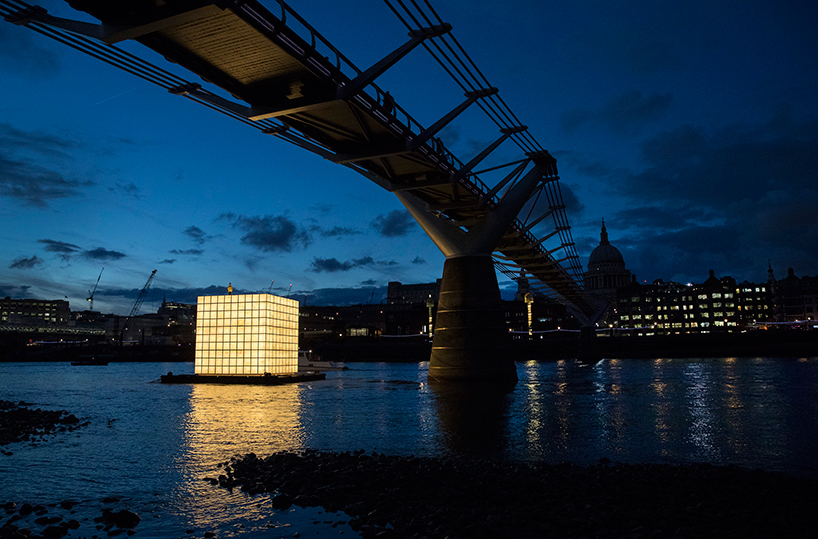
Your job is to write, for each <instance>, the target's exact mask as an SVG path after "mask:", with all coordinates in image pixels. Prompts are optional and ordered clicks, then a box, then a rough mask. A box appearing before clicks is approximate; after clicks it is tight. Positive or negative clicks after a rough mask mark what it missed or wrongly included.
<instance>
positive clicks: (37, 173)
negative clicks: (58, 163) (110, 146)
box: [0, 123, 94, 208]
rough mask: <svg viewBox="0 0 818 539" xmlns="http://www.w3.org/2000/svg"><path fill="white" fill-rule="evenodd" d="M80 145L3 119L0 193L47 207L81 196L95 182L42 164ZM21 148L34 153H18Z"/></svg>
mask: <svg viewBox="0 0 818 539" xmlns="http://www.w3.org/2000/svg"><path fill="white" fill-rule="evenodd" d="M79 146H80V145H79V144H78V143H77V142H75V141H71V140H67V139H65V138H61V137H57V136H54V135H50V134H47V133H40V132H27V131H22V130H20V129H16V128H14V127H12V126H10V125H8V124H5V123H0V196H6V197H10V198H16V199H19V200H22V201H23V203H24V204H26V205H29V206H34V207H37V208H46V207H47V206H48V202H49V201H51V200H55V199H61V198H70V197H75V196H79V195H80V194H81V193H82V190H83V189H84V188H86V187H90V186H92V185H94V182H92V181H90V180H74V179H67V178H65V177H64V176H63V175H62V174H61V173H60V172H58V171H57V170H53V169H50V168H48V167H47V166H45V165H43V164H42V163H43V162H44V161H46V160H48V159H50V158H54V157H58V158H63V159H65V158H70V155H69V153H68V152H69V151H70V150H73V149H76V148H77V147H79ZM20 152H26V153H29V154H33V155H34V157H20V156H18V155H17V154H18V153H20Z"/></svg>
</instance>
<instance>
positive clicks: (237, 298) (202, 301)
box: [197, 294, 298, 306]
mask: <svg viewBox="0 0 818 539" xmlns="http://www.w3.org/2000/svg"><path fill="white" fill-rule="evenodd" d="M197 300H198V304H199V305H219V304H236V303H274V304H276V305H285V306H297V305H298V301H296V300H294V299H289V298H282V297H281V296H274V295H272V294H236V295H232V294H231V295H229V296H199V297H198V298H197Z"/></svg>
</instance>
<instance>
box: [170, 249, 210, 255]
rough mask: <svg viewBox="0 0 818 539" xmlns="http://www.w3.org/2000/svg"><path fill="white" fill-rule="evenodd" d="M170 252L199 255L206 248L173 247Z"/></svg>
mask: <svg viewBox="0 0 818 539" xmlns="http://www.w3.org/2000/svg"><path fill="white" fill-rule="evenodd" d="M169 252H170V254H173V255H189V256H198V255H200V254H203V253H204V249H172V250H171V251H169Z"/></svg>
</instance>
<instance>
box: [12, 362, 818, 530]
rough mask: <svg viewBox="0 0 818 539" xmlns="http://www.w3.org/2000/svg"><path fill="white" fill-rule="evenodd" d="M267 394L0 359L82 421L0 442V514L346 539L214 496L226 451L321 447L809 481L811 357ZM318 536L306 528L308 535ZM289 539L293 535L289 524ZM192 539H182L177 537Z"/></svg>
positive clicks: (416, 373)
mask: <svg viewBox="0 0 818 539" xmlns="http://www.w3.org/2000/svg"><path fill="white" fill-rule="evenodd" d="M350 366H351V367H352V368H351V369H350V370H348V371H343V372H331V373H327V379H326V380H324V381H316V382H309V383H302V384H297V385H286V386H277V387H267V386H232V385H230V386H218V385H164V384H159V383H155V382H156V381H157V380H158V378H159V376H160V375H161V374H164V373H166V372H168V371H174V372H175V373H176V374H184V373H192V371H193V365H192V364H179V363H111V364H110V365H109V366H107V367H72V366H70V365H68V364H66V363H0V399H5V400H11V401H19V400H23V401H26V402H30V403H34V405H35V406H36V407H41V408H44V409H59V410H67V411H69V412H70V413H73V414H75V415H76V416H77V417H80V418H82V419H87V420H88V421H90V425H88V426H86V427H83V428H81V429H79V430H77V431H75V432H72V433H61V434H58V435H57V436H54V437H52V438H49V439H47V440H46V441H43V442H38V443H36V444H33V445H32V444H12V445H8V446H5V448H4V449H5V450H6V451H11V452H13V455H11V456H4V455H0V477H2V482H0V502H4V501H7V500H12V501H16V502H18V503H19V502H30V503H53V502H59V501H61V500H64V499H74V500H77V501H80V502H81V503H80V505H78V507H77V509H76V510H75V511H76V513H75V515H74V516H72V517H71V518H77V519H79V520H82V519H83V518H85V519H87V520H85V521H83V526H84V527H83V530H82V532H83V534H91V533H97V532H96V530H93V529H92V528H89V526H92V525H93V523H92V521H90V518H91V517H92V516H95V515H98V514H99V512H100V511H101V507H104V506H105V504H103V503H102V502H101V500H102V498H104V497H106V496H112V495H115V496H120V497H122V500H123V501H122V502H121V503H120V505H121V506H122V507H128V508H130V509H132V510H134V511H136V512H137V513H139V514H140V516H142V518H143V520H142V522H141V523H140V524H139V526H138V527H137V530H138V533H139V536H155V537H167V536H174V537H175V536H184V535H186V533H185V532H186V531H192V532H193V533H196V534H199V535H201V534H202V533H203V532H204V531H208V530H213V531H217V532H218V535H219V536H220V537H230V536H235V537H250V536H252V537H292V536H293V534H294V533H295V531H299V532H300V533H301V534H302V536H303V537H314V536H321V537H335V536H341V537H343V536H344V535H343V534H341V532H345V533H346V535H345V536H346V537H349V536H350V535H353V536H354V534H353V532H352V531H351V530H350V529H349V528H348V527H346V526H339V527H336V528H332V527H331V526H330V525H329V524H328V523H329V522H331V521H334V520H336V519H340V518H343V515H326V514H321V513H320V510H317V509H310V510H302V509H291V510H289V511H285V512H280V513H276V512H275V511H273V510H272V508H271V507H270V498H269V496H266V495H265V496H254V497H251V496H246V495H245V494H243V493H241V492H239V491H234V492H232V493H231V492H227V491H225V490H224V489H219V488H217V487H213V486H211V484H210V483H209V482H207V481H205V480H204V478H207V477H216V476H217V475H218V473H219V468H218V464H219V463H220V462H224V461H226V460H228V459H229V458H230V457H231V456H233V455H238V454H244V453H248V452H251V451H252V452H254V453H256V454H258V455H260V456H263V455H266V454H269V453H272V452H274V451H281V450H299V449H306V448H311V449H318V450H327V451H330V450H331V451H351V450H357V449H364V450H366V451H367V452H369V451H377V452H379V453H387V454H398V455H416V456H436V455H443V454H466V455H472V456H480V457H488V458H497V459H507V460H526V461H545V462H551V463H557V462H563V461H570V462H575V463H580V464H590V463H594V462H596V461H597V460H598V459H600V458H603V457H605V458H608V459H610V460H612V461H621V462H630V463H638V462H664V463H672V464H678V463H689V462H710V463H713V464H736V465H740V466H744V467H750V468H762V469H766V470H774V471H783V472H786V473H790V474H796V475H811V476H818V470H816V461H818V459H817V458H816V457H818V397H816V396H818V358H803V359H780V358H755V359H732V358H721V359H686V360H685V359H672V360H671V359H656V360H605V361H602V362H599V363H597V364H596V365H586V364H582V363H577V362H572V361H560V362H540V363H537V362H529V363H519V364H518V365H517V369H518V373H519V377H520V381H519V382H518V383H517V385H516V386H515V387H514V388H513V389H512V390H510V391H495V390H490V389H488V388H478V389H474V388H469V387H463V386H442V387H440V386H437V385H430V384H429V383H428V382H427V376H426V375H427V369H428V364H427V363H421V364H420V365H418V364H405V363H399V364H391V363H352V364H350ZM316 521H317V522H318V524H313V522H316ZM288 525H289V527H287V526H288ZM188 536H190V534H188Z"/></svg>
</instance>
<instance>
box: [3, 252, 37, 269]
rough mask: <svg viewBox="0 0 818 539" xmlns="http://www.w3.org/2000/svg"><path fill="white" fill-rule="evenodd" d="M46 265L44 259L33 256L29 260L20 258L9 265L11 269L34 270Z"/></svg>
mask: <svg viewBox="0 0 818 539" xmlns="http://www.w3.org/2000/svg"><path fill="white" fill-rule="evenodd" d="M43 264H45V262H44V261H43V259H42V258H40V257H39V256H37V255H32V256H30V257H29V258H25V257H20V258H15V259H14V260H13V261H12V263H11V264H9V268H10V269H32V268H36V267H37V266H42V265H43Z"/></svg>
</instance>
